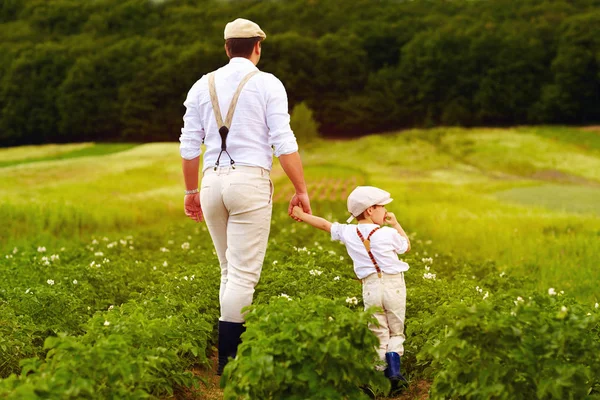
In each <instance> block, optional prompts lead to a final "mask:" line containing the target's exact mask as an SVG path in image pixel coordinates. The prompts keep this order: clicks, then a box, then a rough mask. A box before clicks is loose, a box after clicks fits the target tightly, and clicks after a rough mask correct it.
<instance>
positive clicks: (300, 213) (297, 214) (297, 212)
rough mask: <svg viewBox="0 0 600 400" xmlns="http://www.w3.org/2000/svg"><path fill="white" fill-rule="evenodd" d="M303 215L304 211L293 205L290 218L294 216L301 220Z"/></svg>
mask: <svg viewBox="0 0 600 400" xmlns="http://www.w3.org/2000/svg"><path fill="white" fill-rule="evenodd" d="M303 217H304V211H303V210H302V209H301V208H300V207H298V206H294V208H293V210H292V218H294V219H295V220H297V221H302V219H303Z"/></svg>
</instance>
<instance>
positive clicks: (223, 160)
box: [179, 18, 311, 375]
mask: <svg viewBox="0 0 600 400" xmlns="http://www.w3.org/2000/svg"><path fill="white" fill-rule="evenodd" d="M265 38H266V35H265V33H264V32H263V31H262V30H261V29H260V27H259V26H258V25H257V24H255V23H254V22H252V21H248V20H245V19H241V18H239V19H236V20H235V21H233V22H230V23H228V24H227V25H226V26H225V52H226V53H227V56H228V57H229V59H230V60H229V64H227V65H225V66H224V67H221V68H219V69H218V70H216V71H214V72H213V73H210V74H208V75H205V76H203V77H202V78H201V79H200V80H199V81H197V82H196V83H195V84H194V85H193V86H192V88H191V89H190V91H189V93H188V96H187V99H186V101H185V103H184V105H185V107H186V113H185V116H184V117H183V120H184V127H183V129H182V130H181V137H180V139H179V140H180V142H181V145H180V152H181V156H182V158H183V160H182V162H183V176H184V180H185V186H186V191H185V193H186V195H185V198H184V208H185V213H186V215H187V216H188V217H190V218H191V219H193V220H194V221H197V222H201V221H202V220H203V219H205V220H206V224H207V226H208V230H209V232H210V236H211V238H212V241H213V243H214V246H215V249H216V252H217V256H218V258H219V263H220V265H221V286H220V290H219V302H220V306H221V316H220V318H219V346H218V348H219V366H218V370H217V373H218V374H219V375H220V374H221V373H222V372H223V368H224V367H225V364H226V363H227V361H228V358H229V357H235V356H236V353H237V346H238V344H239V342H240V335H241V334H242V333H243V331H244V326H243V323H244V316H243V314H242V312H241V310H242V308H243V307H245V306H248V305H250V304H251V303H252V297H253V294H254V287H255V286H256V284H257V283H258V280H259V278H260V273H261V269H262V263H263V260H264V257H265V251H266V248H267V241H268V237H269V230H270V227H271V211H272V201H271V200H272V196H273V185H272V182H271V180H270V177H269V172H270V170H271V167H272V164H273V153H275V156H277V157H279V161H280V163H281V166H282V167H283V170H284V171H285V173H286V174H287V176H288V177H289V179H290V180H291V182H292V184H293V185H294V188H295V191H296V193H295V194H294V196H293V197H292V199H291V201H290V205H289V208H288V214H289V215H290V216H292V209H293V207H294V206H298V205H299V206H301V207H302V208H303V209H304V211H305V212H307V213H310V212H311V209H310V201H309V197H308V193H307V190H306V184H305V182H304V172H303V168H302V162H301V160H300V155H299V154H298V145H297V143H296V138H295V136H294V134H293V132H292V130H291V129H290V123H289V122H290V116H289V113H288V102H287V94H286V91H285V88H284V87H283V84H282V83H281V81H279V79H277V78H276V77H275V76H274V75H271V74H268V73H264V72H260V71H259V70H258V68H257V67H256V65H257V64H258V61H259V60H260V56H261V51H262V48H261V43H262V41H263V40H264V39H265ZM221 111H224V112H226V113H227V116H226V118H225V120H223V117H222V114H221ZM202 143H204V144H205V145H206V152H205V154H204V162H203V167H202V172H203V177H202V185H201V187H200V188H198V170H199V165H200V162H199V159H200V158H199V156H200V153H201V149H200V146H201V144H202Z"/></svg>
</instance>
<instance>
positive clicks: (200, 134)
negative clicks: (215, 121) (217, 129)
mask: <svg viewBox="0 0 600 400" xmlns="http://www.w3.org/2000/svg"><path fill="white" fill-rule="evenodd" d="M199 84H200V81H198V82H196V84H195V85H194V86H192V88H191V89H190V91H189V92H188V95H187V98H186V99H185V102H184V103H183V105H184V106H185V108H186V111H185V115H184V116H183V128H182V129H181V136H179V143H180V144H179V153H180V154H181V157H182V158H184V159H186V160H192V159H194V158H196V157H198V156H200V154H201V153H202V147H201V146H202V141H203V140H204V136H205V132H204V127H203V126H202V120H201V119H200V113H199V111H198V96H199V93H198V86H199Z"/></svg>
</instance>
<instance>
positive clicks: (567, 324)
mask: <svg viewBox="0 0 600 400" xmlns="http://www.w3.org/2000/svg"><path fill="white" fill-rule="evenodd" d="M314 208H315V211H316V212H318V213H320V214H321V215H325V216H326V217H328V218H331V219H339V220H342V219H343V216H344V211H343V204H341V203H317V204H315V205H314ZM336 217H337V218H336ZM411 236H412V242H413V250H412V251H411V253H409V254H408V255H406V256H402V258H403V259H405V260H406V261H407V262H408V263H409V264H410V265H411V269H410V270H409V271H408V272H407V273H406V282H407V288H408V301H407V320H406V335H407V340H406V343H405V355H404V357H403V360H402V362H403V368H404V370H405V371H406V372H407V375H408V376H409V378H410V379H411V380H416V379H422V378H423V379H428V380H431V381H432V386H431V397H432V398H481V399H484V398H485V399H487V398H506V399H509V398H510V399H513V398H514V399H521V398H522V399H530V398H544V399H545V398H548V399H551V398H552V399H563V398H598V396H599V393H600V328H599V317H600V316H599V310H598V304H582V303H580V302H578V301H576V300H575V299H574V298H573V297H572V296H570V295H569V294H568V293H564V292H562V291H561V288H548V291H547V292H544V293H539V292H537V291H535V290H533V289H531V287H532V285H531V284H530V282H529V281H528V280H527V279H519V278H516V277H513V276H511V275H510V273H509V272H508V271H499V270H498V269H497V267H496V266H495V265H494V263H493V262H488V263H467V262H465V261H464V260H463V259H461V258H460V255H455V256H450V255H442V254H436V253H435V250H434V249H435V243H431V242H430V241H427V240H425V239H423V240H422V239H421V238H420V237H419V236H418V234H416V233H412V234H411ZM64 243H65V245H64V247H60V248H50V247H48V248H47V249H46V248H45V246H44V244H43V243H31V245H30V246H29V247H28V248H22V249H19V248H15V249H12V251H9V252H8V253H7V254H5V255H3V258H2V260H0V273H1V274H2V276H3V278H5V279H3V280H2V281H1V283H0V321H1V323H0V374H1V376H2V377H3V378H5V379H2V380H1V381H0V397H2V398H73V399H74V398H110V397H113V398H122V399H136V398H152V397H164V396H169V395H171V394H173V393H174V391H176V390H178V389H179V388H182V387H198V386H200V380H199V378H198V377H197V376H196V375H194V374H192V373H191V372H190V369H191V368H192V366H194V365H198V364H200V365H204V366H205V367H208V364H209V362H208V358H207V356H208V355H210V354H211V352H212V351H214V344H215V338H216V325H217V319H218V313H219V312H218V299H217V297H218V282H219V271H218V267H217V261H216V257H215V255H214V251H213V249H212V244H211V242H210V238H209V236H208V234H207V232H206V229H205V227H204V226H203V225H193V224H192V223H191V222H189V223H174V224H173V225H172V227H171V228H167V229H165V228H164V227H163V228H161V229H160V230H149V231H143V232H137V233H132V234H131V236H127V234H121V235H118V236H110V235H108V236H107V237H104V236H100V237H94V238H91V239H90V240H88V241H86V242H84V243H79V242H67V241H65V242H64ZM360 294H361V288H360V282H358V281H357V280H356V279H355V278H354V274H353V271H352V266H351V260H349V259H348V257H347V255H346V253H345V250H344V247H343V246H342V245H340V244H339V243H334V242H331V241H330V240H329V239H328V237H327V235H326V234H324V233H322V232H320V231H316V230H314V229H312V228H310V227H307V226H306V225H304V224H299V223H295V222H293V221H292V220H290V219H289V217H287V215H286V213H285V209H284V208H283V207H282V206H277V207H276V208H275V210H274V218H273V224H272V232H271V239H270V242H269V249H268V252H267V258H266V260H265V265H264V268H263V274H262V277H261V281H260V283H259V285H258V286H257V290H256V293H255V301H254V306H252V307H251V308H250V309H249V311H248V314H247V332H246V333H245V334H244V336H243V343H242V345H241V347H240V351H239V356H238V358H237V359H236V360H234V361H233V362H231V363H230V364H229V366H228V368H227V369H226V371H225V374H224V379H223V380H222V383H223V384H224V386H225V392H224V395H225V398H228V399H244V398H245V399H256V398H261V399H278V398H289V399H295V398H297V399H300V398H314V399H317V398H328V399H335V398H340V399H342V398H349V399H350V398H352V399H353V398H356V399H358V398H364V395H363V393H362V392H361V391H360V389H359V386H361V385H370V386H372V387H373V388H375V389H376V390H377V391H379V392H381V393H384V392H385V391H386V390H387V388H388V386H387V385H388V384H387V382H386V381H385V379H383V377H382V374H381V373H377V371H375V370H374V368H373V361H374V358H375V352H374V344H375V342H376V339H375V338H374V337H373V335H371V334H370V331H369V330H368V329H367V322H368V321H369V320H370V318H371V317H370V315H369V313H365V312H362V299H361V295H360Z"/></svg>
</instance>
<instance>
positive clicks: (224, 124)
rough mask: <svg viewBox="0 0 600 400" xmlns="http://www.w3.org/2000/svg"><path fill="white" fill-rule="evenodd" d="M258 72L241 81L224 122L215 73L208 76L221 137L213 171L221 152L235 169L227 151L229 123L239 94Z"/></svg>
mask: <svg viewBox="0 0 600 400" xmlns="http://www.w3.org/2000/svg"><path fill="white" fill-rule="evenodd" d="M259 72H260V71H252V72H250V73H249V74H248V75H246V76H245V77H244V79H242V81H241V82H240V84H239V85H238V87H237V90H236V91H235V93H234V94H233V98H232V99H231V104H230V105H229V110H227V116H226V117H225V121H223V117H222V116H221V108H220V107H219V98H218V97H217V89H216V88H215V73H214V72H211V73H210V74H208V90H209V92H210V101H211V103H212V107H213V112H214V114H215V119H216V120H217V125H218V126H219V135H221V152H220V153H219V157H217V162H216V163H215V170H216V169H217V167H218V166H219V160H220V159H221V154H223V152H225V153H226V154H227V156H228V157H229V162H230V164H231V167H232V168H235V166H234V164H235V161H234V160H233V158H231V155H230V154H229V152H228V151H227V134H228V133H229V128H230V127H231V121H232V120H233V113H234V112H235V107H236V106H237V102H238V99H239V98H240V94H241V93H242V89H243V88H244V85H245V84H246V82H248V81H249V80H250V78H252V77H253V76H254V75H256V74H258V73H259Z"/></svg>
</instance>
